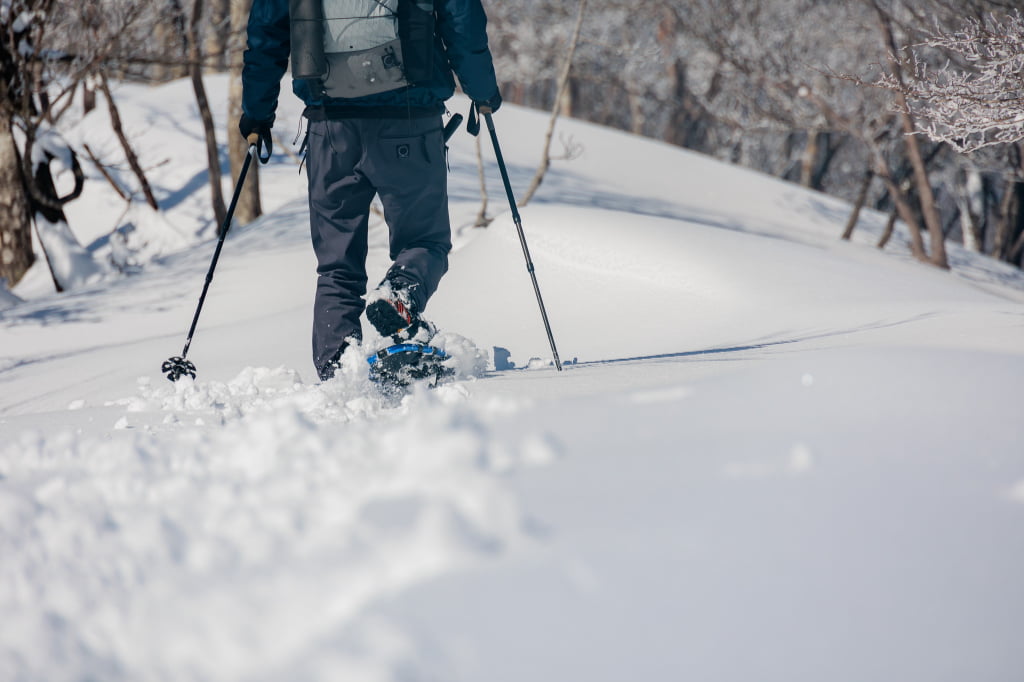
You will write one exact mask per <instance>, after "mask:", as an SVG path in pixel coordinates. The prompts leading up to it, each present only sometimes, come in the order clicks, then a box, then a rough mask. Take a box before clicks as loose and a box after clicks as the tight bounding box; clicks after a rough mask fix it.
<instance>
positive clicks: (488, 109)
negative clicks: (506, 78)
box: [473, 92, 501, 114]
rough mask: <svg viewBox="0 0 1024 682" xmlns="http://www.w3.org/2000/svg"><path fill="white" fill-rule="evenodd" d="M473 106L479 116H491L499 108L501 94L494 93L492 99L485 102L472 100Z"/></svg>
mask: <svg viewBox="0 0 1024 682" xmlns="http://www.w3.org/2000/svg"><path fill="white" fill-rule="evenodd" d="M473 104H475V105H476V108H477V109H479V110H480V113H481V114H493V113H495V112H496V111H497V110H498V109H500V108H501V93H500V92H496V93H494V96H493V97H491V98H490V99H487V100H479V99H477V100H473Z"/></svg>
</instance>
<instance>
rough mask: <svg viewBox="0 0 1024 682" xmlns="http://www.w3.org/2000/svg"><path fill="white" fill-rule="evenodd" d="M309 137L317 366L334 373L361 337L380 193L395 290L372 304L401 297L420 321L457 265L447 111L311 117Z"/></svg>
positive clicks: (384, 331) (387, 284) (386, 287)
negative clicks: (373, 211) (373, 210)
mask: <svg viewBox="0 0 1024 682" xmlns="http://www.w3.org/2000/svg"><path fill="white" fill-rule="evenodd" d="M308 134H309V137H308V145H309V146H308V150H307V156H306V163H307V173H308V178H309V213H310V230H311V235H312V241H313V250H314V252H315V253H316V259H317V274H318V278H317V286H316V298H315V302H314V309H313V363H314V365H315V366H316V369H317V373H318V374H319V376H320V378H321V379H322V380H326V379H329V378H331V377H332V376H333V375H334V372H335V369H336V367H337V362H338V359H339V358H340V356H341V354H342V353H343V352H344V350H345V348H346V347H347V345H348V344H349V343H350V342H351V341H353V340H360V339H361V338H362V328H361V325H360V321H359V318H360V315H361V314H362V312H363V310H364V307H365V306H366V301H365V300H364V297H365V296H366V285H367V273H366V256H367V252H368V241H367V230H368V225H369V217H370V204H371V202H372V201H373V198H374V196H378V195H379V196H380V200H381V203H382V205H383V208H384V216H385V221H386V222H387V224H388V228H389V233H390V241H389V246H390V256H391V259H392V261H393V263H392V265H391V267H390V268H389V270H388V272H387V274H386V276H385V278H384V282H383V283H382V286H381V290H382V291H384V292H385V293H386V294H387V295H378V296H374V295H373V294H371V296H370V299H371V305H372V304H373V303H374V302H376V301H379V300H400V301H401V302H402V304H403V307H405V308H406V309H407V310H406V311H405V312H407V313H409V315H411V316H412V317H413V318H415V319H418V315H419V313H420V312H421V311H422V310H423V309H424V308H425V307H426V304H427V300H428V299H429V298H430V297H431V296H432V295H433V293H434V292H435V291H436V290H437V286H438V283H439V282H440V280H441V277H442V276H443V275H444V273H445V272H446V271H447V269H448V252H449V251H450V250H451V223H450V220H449V216H448V186H447V183H448V177H447V164H446V161H445V149H444V140H443V137H442V125H441V118H440V116H439V115H434V114H432V115H430V116H423V117H409V118H401V119H389V118H374V119H367V118H348V119H341V120H310V121H309V133H308ZM378 312H379V311H378ZM383 317H384V319H385V320H387V319H392V318H389V316H387V315H385V316H383ZM378 318H379V316H378ZM371 322H373V323H374V326H375V327H377V328H378V329H377V331H378V333H380V334H381V335H382V336H389V335H391V334H392V333H394V332H396V331H398V330H397V329H395V330H391V329H388V328H386V327H387V325H386V324H385V327H384V328H381V327H380V326H379V325H378V324H377V321H376V319H374V317H373V316H371ZM392 322H393V319H392Z"/></svg>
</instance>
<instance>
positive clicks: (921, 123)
mask: <svg viewBox="0 0 1024 682" xmlns="http://www.w3.org/2000/svg"><path fill="white" fill-rule="evenodd" d="M929 49H930V50H931V51H932V52H933V53H935V52H938V54H939V56H940V58H941V59H942V60H943V66H941V67H940V68H935V67H933V66H932V63H933V62H934V61H935V60H934V59H932V60H929V59H927V57H926V55H925V54H923V53H924V52H925V51H926V50H929ZM910 52H911V54H912V56H913V60H914V69H913V71H912V72H911V74H910V77H908V78H906V79H902V80H901V79H897V78H895V77H894V76H893V75H892V74H887V75H886V76H884V77H883V78H882V79H881V80H880V83H881V84H882V85H883V86H885V87H888V88H890V89H891V90H893V91H894V92H896V93H898V95H899V96H901V97H903V98H904V102H905V104H906V108H907V109H909V110H911V111H912V113H913V115H914V116H915V119H916V121H917V124H916V129H917V130H918V131H920V132H923V133H925V134H927V135H928V137H930V138H931V139H933V140H935V141H937V142H945V143H947V144H950V145H952V146H953V147H955V148H956V149H957V150H958V151H961V152H970V151H976V150H978V149H981V148H984V147H988V146H992V145H998V144H1006V143H1010V142H1017V141H1019V140H1022V139H1024V17H1022V15H1021V13H1020V11H1016V12H1013V13H1010V14H1008V15H1004V16H1000V15H996V14H987V15H985V17H984V18H982V19H967V20H966V23H964V24H963V25H962V27H960V28H958V29H956V30H949V31H939V32H935V31H932V32H931V33H930V34H929V35H928V36H927V37H926V38H925V39H924V40H923V41H922V42H920V43H918V44H916V45H914V46H912V47H911V48H910ZM958 65H959V66H958Z"/></svg>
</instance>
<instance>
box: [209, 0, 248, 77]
mask: <svg viewBox="0 0 1024 682" xmlns="http://www.w3.org/2000/svg"><path fill="white" fill-rule="evenodd" d="M235 4H237V0H210V21H209V23H208V24H207V33H206V66H207V67H208V68H210V69H213V70H214V71H223V70H224V69H225V68H226V67H228V66H229V65H230V63H229V59H228V53H229V50H230V41H231V34H232V29H233V27H234V25H235V22H234V21H233V16H232V12H233V10H234V7H233V5H235ZM246 18H248V12H246ZM243 27H244V26H243Z"/></svg>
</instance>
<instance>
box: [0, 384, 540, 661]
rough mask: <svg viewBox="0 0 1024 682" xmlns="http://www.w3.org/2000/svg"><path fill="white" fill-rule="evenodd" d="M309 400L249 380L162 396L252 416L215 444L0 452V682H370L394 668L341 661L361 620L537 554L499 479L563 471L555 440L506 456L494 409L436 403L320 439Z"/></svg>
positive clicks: (352, 655) (196, 434)
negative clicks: (514, 555) (436, 586)
mask: <svg viewBox="0 0 1024 682" xmlns="http://www.w3.org/2000/svg"><path fill="white" fill-rule="evenodd" d="M341 383H342V386H344V382H341ZM297 386H299V384H296V383H294V375H293V374H291V373H290V372H288V371H285V370H264V369H253V370H247V371H245V372H243V373H242V375H240V376H239V377H237V378H236V379H235V380H233V381H232V382H229V383H228V384H225V385H216V386H213V385H210V386H206V387H203V385H202V384H199V385H187V384H186V385H185V388H178V387H174V390H173V391H172V392H171V393H166V392H162V391H158V390H156V389H155V387H150V388H149V389H147V390H148V395H149V396H150V398H149V399H150V400H153V401H159V400H165V401H167V402H169V403H171V404H172V405H173V407H174V408H175V409H177V408H178V407H180V406H185V407H189V408H195V407H197V406H198V407H199V408H203V409H214V408H215V406H216V405H218V404H223V405H224V407H225V408H231V409H239V406H242V405H246V406H248V407H247V408H246V409H250V410H251V412H250V414H248V415H243V416H242V417H241V418H239V419H238V420H237V421H234V422H231V423H229V424H227V426H225V427H224V428H220V429H215V430H210V431H203V430H197V429H189V430H183V431H177V432H171V433H163V434H159V437H157V434H152V433H143V432H139V431H135V432H134V433H131V432H123V435H125V436H128V437H126V438H115V439H114V440H113V442H111V440H110V439H108V438H94V437H87V438H82V437H79V436H77V435H75V434H73V433H70V432H69V433H63V434H58V435H53V434H48V435H43V434H25V435H22V436H21V437H19V438H18V440H17V442H15V443H12V444H11V445H10V446H8V447H5V448H3V449H2V450H0V479H2V480H3V482H4V485H3V486H2V487H0V538H5V539H4V540H2V541H0V579H2V581H3V583H4V584H6V585H8V586H9V587H10V589H5V590H3V591H2V592H0V609H2V610H3V612H4V614H5V618H4V619H3V623H0V678H3V679H71V678H75V679H82V678H91V677H94V678H96V679H135V680H145V679H172V678H175V677H177V676H178V675H179V674H180V673H181V671H183V670H188V671H190V673H189V674H190V676H191V677H192V678H193V679H253V677H252V676H253V675H256V674H257V673H259V674H260V675H268V674H269V675H270V678H271V679H273V678H274V676H275V675H277V677H276V679H286V678H288V677H290V675H288V674H285V672H286V671H294V670H295V669H296V668H299V669H304V668H302V666H303V665H304V662H308V661H311V660H312V661H320V662H321V663H323V662H324V661H326V660H329V661H332V665H331V666H330V670H329V671H322V672H324V674H318V673H317V672H316V671H308V670H307V671H306V672H308V673H309V674H308V675H304V676H303V679H368V678H366V677H363V676H362V674H364V673H367V672H369V671H371V670H375V669H377V668H380V667H384V669H387V668H389V667H391V666H393V665H395V658H394V657H393V656H387V657H383V658H381V657H380V656H379V652H376V653H375V650H373V648H372V647H371V649H370V650H364V649H358V648H357V649H355V650H352V651H348V652H345V653H344V655H342V653H339V652H337V646H336V645H337V640H338V638H339V636H341V635H342V633H344V632H346V631H347V630H349V629H350V628H352V627H354V624H355V623H356V619H357V617H358V616H359V614H360V613H362V612H363V611H364V609H366V608H368V607H369V605H371V604H373V603H374V602H375V601H378V600H380V599H383V598H385V597H388V596H391V595H394V594H395V593H396V592H400V591H401V590H403V589H406V588H408V587H409V586H411V585H413V584H417V583H420V582H422V581H425V580H427V579H429V578H432V577H434V576H437V575H439V574H442V573H446V572H450V571H453V570H456V569H458V568H459V567H461V566H465V565H467V564H471V563H472V562H476V561H480V560H486V559H488V558H489V557H494V556H496V555H499V554H502V553H503V552H505V551H506V550H507V549H509V548H511V547H514V546H517V545H519V544H521V543H523V542H529V540H530V536H529V534H528V533H527V532H526V531H525V530H524V529H525V528H526V527H527V526H526V524H525V523H524V518H523V515H522V513H521V512H520V509H519V505H518V503H517V502H516V500H515V498H514V497H513V496H512V495H511V494H510V492H509V491H508V490H507V489H506V486H505V485H504V483H503V476H504V475H506V474H507V473H508V472H510V471H514V470H515V469H516V468H518V467H533V466H538V465H543V464H546V463H547V462H549V461H551V460H552V458H553V455H554V454H555V450H554V447H553V446H552V445H551V442H550V441H549V440H546V439H544V438H539V437H537V436H532V437H528V438H524V439H523V440H522V441H520V442H519V443H518V444H511V443H510V442H509V441H508V439H507V438H503V439H500V440H499V439H497V438H496V437H495V436H494V435H493V434H492V429H491V427H490V426H489V425H488V421H489V415H488V412H487V410H486V408H480V407H477V408H471V407H470V406H468V405H467V404H464V403H463V404H458V403H456V404H450V403H449V402H448V401H446V400H444V399H442V398H441V397H439V396H438V394H437V392H433V391H421V392H419V393H417V394H415V395H414V396H412V397H411V398H410V400H414V401H416V403H417V407H416V409H415V410H408V409H399V410H389V411H382V412H380V413H379V414H378V415H377V417H378V418H377V419H371V420H365V419H364V420H359V421H352V422H349V423H320V424H316V423H314V421H312V420H311V418H310V416H309V412H308V411H307V410H306V409H305V407H304V406H301V394H302V391H301V390H300V389H298V388H297ZM332 390H333V391H335V393H336V394H341V393H344V390H343V389H341V388H338V387H335V386H332V382H327V383H326V384H324V387H323V391H321V392H322V393H324V395H325V396H326V395H327V394H329V393H331V391H332ZM305 391H306V393H307V394H309V393H315V392H316V391H314V390H313V389H312V388H310V387H306V389H305ZM158 396H162V397H160V398H158ZM243 396H244V397H243ZM289 397H290V398H291V399H292V400H293V401H295V402H293V403H292V404H287V400H288V398H289ZM307 397H308V396H307ZM353 399H355V398H353ZM272 404H273V405H274V408H273V409H259V410H257V408H256V406H257V405H258V406H260V407H261V408H265V407H269V406H270V405H272ZM338 414H341V415H342V416H344V411H343V410H340V411H339V413H338ZM326 415H327V413H326V412H324V413H323V414H322V416H323V417H324V419H325V420H326ZM381 420H386V421H387V423H386V425H384V424H381ZM55 472H59V475H54V473H55ZM155 614H158V617H155ZM70 623H74V624H75V625H74V627H67V626H66V624H70ZM356 631H357V634H358V637H357V638H356V639H363V640H365V638H367V637H371V638H372V635H373V632H374V631H373V628H372V627H369V626H368V625H366V624H360V625H359V626H358V627H356ZM344 639H347V638H344ZM214 642H215V644H214V645H211V643H214ZM338 659H340V660H338ZM268 671H269V672H268ZM326 672H329V675H327V674H326ZM377 674H378V675H379V674H381V673H380V670H378V672H377ZM260 679H262V678H260ZM373 679H378V677H376V676H374V677H373Z"/></svg>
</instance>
